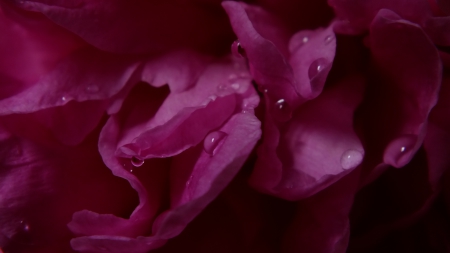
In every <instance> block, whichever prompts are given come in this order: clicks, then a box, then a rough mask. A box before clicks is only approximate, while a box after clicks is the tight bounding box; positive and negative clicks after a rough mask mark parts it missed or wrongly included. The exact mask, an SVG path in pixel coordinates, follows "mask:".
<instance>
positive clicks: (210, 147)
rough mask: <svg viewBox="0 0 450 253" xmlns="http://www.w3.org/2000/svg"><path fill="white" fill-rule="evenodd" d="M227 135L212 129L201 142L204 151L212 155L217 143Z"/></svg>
mask: <svg viewBox="0 0 450 253" xmlns="http://www.w3.org/2000/svg"><path fill="white" fill-rule="evenodd" d="M227 136H228V134H227V133H224V132H222V131H213V132H211V133H209V134H208V135H207V136H206V138H205V140H204V142H203V149H204V150H205V152H206V153H208V154H210V155H214V154H215V153H216V150H217V149H218V147H219V145H221V143H223V141H224V140H225V138H226V137H227Z"/></svg>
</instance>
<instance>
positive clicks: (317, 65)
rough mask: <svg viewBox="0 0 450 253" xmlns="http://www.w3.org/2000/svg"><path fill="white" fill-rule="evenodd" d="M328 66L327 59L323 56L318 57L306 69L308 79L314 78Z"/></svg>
mask: <svg viewBox="0 0 450 253" xmlns="http://www.w3.org/2000/svg"><path fill="white" fill-rule="evenodd" d="M327 66H328V61H327V60H326V59H325V58H319V59H317V60H315V61H313V62H312V63H311V65H310V66H309V69H308V77H309V79H313V78H315V77H316V76H317V75H319V74H320V72H322V71H323V70H324V69H325V68H326V67H327Z"/></svg>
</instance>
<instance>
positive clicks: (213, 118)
mask: <svg viewBox="0 0 450 253" xmlns="http://www.w3.org/2000/svg"><path fill="white" fill-rule="evenodd" d="M170 57H173V58H174V59H177V54H173V55H172V56H170ZM183 57H184V56H183V55H181V54H180V58H178V59H179V60H180V61H181V62H182V61H183V60H182V59H186V58H183ZM194 61H195V60H194ZM162 63H164V60H163V61H162ZM146 66H147V67H150V66H151V65H146ZM155 66H156V65H155ZM199 66H203V65H202V64H200V65H199ZM165 67H168V68H169V69H170V68H174V69H175V70H173V71H172V70H168V71H162V72H161V76H162V77H161V78H160V77H158V73H156V72H155V73H156V74H155V77H151V76H152V75H153V74H152V71H153V70H151V69H150V72H147V75H146V76H147V77H149V78H150V77H151V78H150V79H153V80H164V79H165V78H166V77H168V78H169V80H173V81H172V82H173V83H169V84H168V86H169V87H170V88H171V89H172V87H174V88H175V89H176V90H177V87H178V90H177V91H176V92H171V91H169V90H168V89H167V87H168V86H162V87H160V88H154V87H151V86H150V85H148V84H145V83H140V84H138V85H136V86H135V87H134V88H133V90H132V91H131V92H130V94H129V95H128V97H127V99H126V100H125V102H124V104H123V106H122V107H121V109H120V111H119V112H118V113H117V114H115V115H112V116H111V118H110V119H109V120H108V122H107V123H106V125H105V127H104V128H103V130H102V133H101V136H100V140H99V149H100V153H101V154H102V157H103V159H104V162H105V164H106V165H107V166H108V167H109V168H110V169H111V171H112V172H113V174H114V175H116V176H118V177H121V178H124V179H126V180H128V181H129V183H130V184H131V186H132V187H133V188H134V189H135V190H136V191H137V193H138V195H139V200H140V203H139V206H137V207H136V209H135V210H134V212H133V213H132V215H131V216H130V218H129V219H123V218H119V217H115V216H113V215H108V214H96V213H93V212H89V211H86V210H85V211H82V212H78V213H76V214H75V215H74V217H73V220H72V222H71V223H70V224H69V227H70V228H71V229H72V230H73V231H74V232H76V233H77V234H79V235H84V236H82V237H79V238H75V239H73V240H72V247H73V248H74V249H75V250H80V251H85V252H91V251H94V252H95V251H102V250H107V251H109V252H123V250H124V249H125V248H126V249H127V252H146V251H148V250H150V249H154V248H157V247H160V246H161V245H162V244H164V243H165V241H166V240H167V239H169V238H171V237H173V236H176V235H178V234H179V233H180V232H181V231H182V230H183V229H184V227H185V226H186V225H187V223H189V222H190V221H191V220H192V219H193V218H194V217H195V216H196V215H197V214H198V213H199V212H200V211H201V210H203V209H204V208H205V207H206V205H207V204H208V203H210V202H211V201H212V200H213V199H214V198H215V197H216V196H217V195H218V194H219V193H220V192H221V191H222V190H223V189H224V187H225V186H226V185H227V184H228V183H229V182H230V180H231V179H232V178H233V176H234V175H235V174H236V173H237V171H238V170H239V168H240V167H241V165H242V164H243V163H244V161H245V159H246V158H247V157H248V155H249V153H250V151H251V150H252V149H253V147H254V145H255V144H256V141H257V140H258V139H259V137H260V134H261V131H260V122H259V121H258V120H257V119H256V117H255V116H254V115H253V113H252V112H253V109H254V108H255V107H256V106H257V105H258V102H259V99H258V96H257V94H256V92H255V91H254V89H253V87H252V86H251V83H250V78H249V75H248V73H247V72H246V69H245V67H244V66H243V65H242V62H240V61H238V60H230V59H225V60H223V61H219V62H216V63H212V64H209V65H208V67H207V68H206V69H205V70H204V71H203V72H202V73H201V75H200V77H199V78H198V79H197V80H196V81H195V83H194V85H193V86H192V87H191V84H190V81H189V80H195V79H189V80H187V81H188V82H184V81H186V80H184V77H185V76H189V77H194V76H196V73H198V72H196V69H195V68H194V69H193V70H194V72H193V73H191V74H193V75H191V74H189V73H187V75H184V74H181V75H180V76H179V78H180V79H177V78H174V76H173V75H170V73H177V69H178V70H180V69H184V65H183V64H179V65H177V64H174V65H167V66H165ZM202 68H203V67H202ZM163 69H164V68H163ZM143 73H146V72H145V70H144V71H143ZM179 73H183V71H179ZM185 74H186V73H185ZM165 76H166V77H165ZM170 78H172V79H170ZM150 79H148V80H150ZM183 80H184V81H183ZM183 82H184V84H183ZM160 85H162V81H157V82H156V83H155V86H160ZM180 87H181V88H180ZM183 87H184V88H183ZM205 119H206V120H207V121H205ZM214 131H220V132H221V133H223V134H224V135H226V136H224V138H221V139H220V140H218V143H217V144H214V146H213V147H210V148H212V149H214V152H208V151H207V150H204V147H203V145H204V142H205V143H206V142H207V140H205V141H204V140H203V139H204V138H205V137H208V136H210V135H208V133H211V132H214ZM209 141H211V140H209ZM156 157H167V158H163V159H162V158H156ZM144 159H146V160H144ZM167 202H170V204H168V203H167ZM168 205H169V206H168ZM161 211H164V212H163V213H162V214H160V212H161ZM152 223H153V225H152ZM144 236H146V237H144Z"/></svg>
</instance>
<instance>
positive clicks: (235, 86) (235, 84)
mask: <svg viewBox="0 0 450 253" xmlns="http://www.w3.org/2000/svg"><path fill="white" fill-rule="evenodd" d="M230 87H231V88H233V89H234V90H239V87H240V85H239V83H232V84H230Z"/></svg>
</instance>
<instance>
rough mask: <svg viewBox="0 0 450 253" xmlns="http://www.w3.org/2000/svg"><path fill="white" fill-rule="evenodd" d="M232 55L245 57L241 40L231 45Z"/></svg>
mask: <svg viewBox="0 0 450 253" xmlns="http://www.w3.org/2000/svg"><path fill="white" fill-rule="evenodd" d="M231 53H232V54H233V55H234V56H236V57H239V58H243V57H245V50H244V49H243V48H242V46H241V42H239V40H236V41H234V42H233V44H232V45H231Z"/></svg>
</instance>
